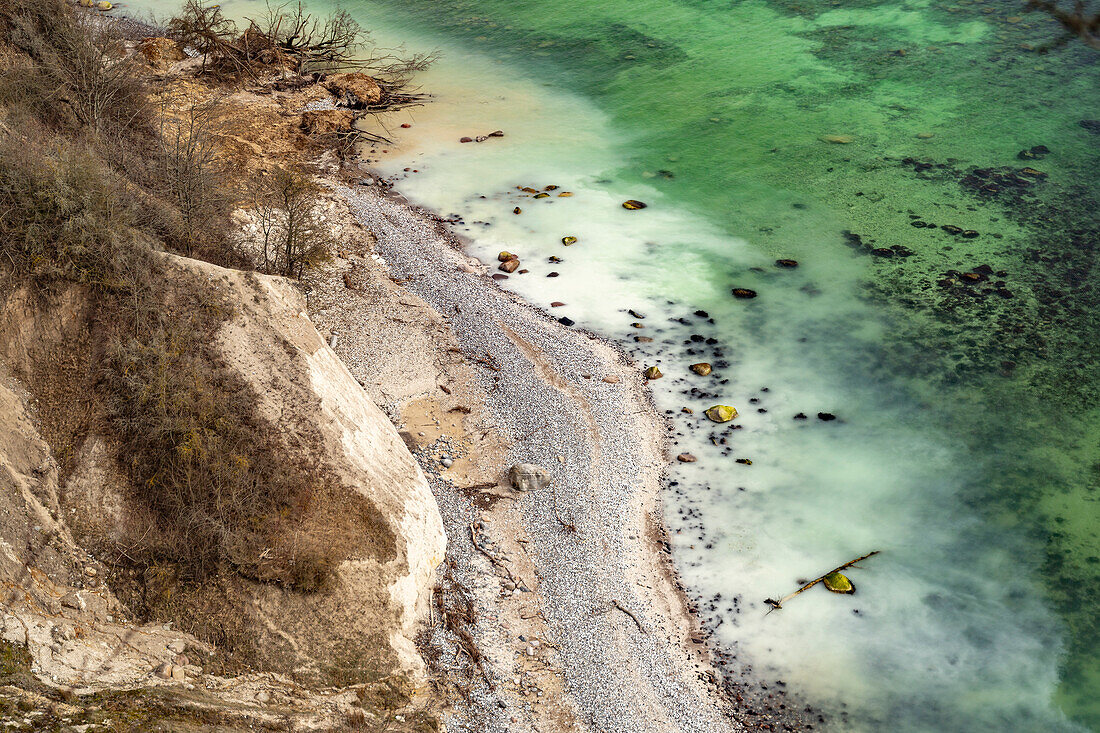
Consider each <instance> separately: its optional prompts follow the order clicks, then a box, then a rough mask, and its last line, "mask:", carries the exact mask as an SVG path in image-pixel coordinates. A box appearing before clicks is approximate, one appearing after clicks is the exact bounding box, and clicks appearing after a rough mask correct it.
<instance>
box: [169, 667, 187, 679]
mask: <svg viewBox="0 0 1100 733" xmlns="http://www.w3.org/2000/svg"><path fill="white" fill-rule="evenodd" d="M172 679H173V680H175V681H176V682H183V681H184V680H186V679H187V670H186V669H184V668H183V667H179V666H176V665H174V664H173V665H172Z"/></svg>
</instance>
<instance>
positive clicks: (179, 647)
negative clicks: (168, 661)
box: [168, 639, 187, 654]
mask: <svg viewBox="0 0 1100 733" xmlns="http://www.w3.org/2000/svg"><path fill="white" fill-rule="evenodd" d="M168 651H170V652H172V653H173V654H183V653H184V652H185V651H187V642H186V641H184V640H183V639H177V640H176V641H173V642H172V643H171V644H169V645H168Z"/></svg>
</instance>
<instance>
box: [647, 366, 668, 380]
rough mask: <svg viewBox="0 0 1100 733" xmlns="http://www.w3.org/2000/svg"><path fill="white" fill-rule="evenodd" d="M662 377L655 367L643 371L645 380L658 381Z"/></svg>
mask: <svg viewBox="0 0 1100 733" xmlns="http://www.w3.org/2000/svg"><path fill="white" fill-rule="evenodd" d="M663 376H665V375H664V374H661V370H660V369H658V368H657V367H655V366H651V367H647V368H646V370H645V378H646V379H660V378H661V377H663Z"/></svg>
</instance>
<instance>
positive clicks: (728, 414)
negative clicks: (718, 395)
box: [706, 405, 737, 422]
mask: <svg viewBox="0 0 1100 733" xmlns="http://www.w3.org/2000/svg"><path fill="white" fill-rule="evenodd" d="M706 416H707V417H708V418H710V420H711V422H729V421H730V420H732V419H733V418H735V417H737V408H734V407H730V406H729V405H715V406H714V407H711V408H708V409H707V411H706Z"/></svg>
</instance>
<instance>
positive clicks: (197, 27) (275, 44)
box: [168, 0, 436, 110]
mask: <svg viewBox="0 0 1100 733" xmlns="http://www.w3.org/2000/svg"><path fill="white" fill-rule="evenodd" d="M246 22H247V28H246V29H245V30H244V31H243V32H242V31H240V30H239V28H238V25H237V23H235V22H234V21H233V20H231V19H229V18H226V17H225V15H224V14H223V13H222V10H221V7H220V6H219V5H216V4H212V3H208V2H205V1H204V0H187V2H186V3H185V4H184V6H183V9H182V11H181V12H180V13H179V14H178V15H177V16H175V17H173V18H172V19H171V20H170V21H169V22H168V31H169V36H170V37H171V38H173V39H174V40H176V41H178V42H179V43H180V44H181V45H183V46H185V47H189V48H193V49H194V50H195V51H196V52H197V53H199V54H200V55H201V56H202V66H201V71H202V72H203V73H209V74H211V75H214V76H216V77H219V78H222V79H240V78H256V77H259V76H261V75H264V74H270V73H271V72H280V73H281V74H283V75H284V76H286V75H296V76H298V77H302V76H306V75H317V76H319V75H323V74H331V73H335V72H347V71H356V72H363V73H366V74H369V75H370V76H372V77H373V78H375V79H376V80H377V81H378V83H379V85H380V86H381V87H382V89H383V91H384V99H383V101H381V102H380V103H379V104H378V105H377V106H378V108H379V109H387V110H392V109H396V108H399V107H402V106H408V105H411V104H418V103H420V102H422V101H423V97H422V95H420V94H418V93H417V92H416V90H414V89H413V88H412V87H411V82H412V80H413V78H414V77H415V75H416V74H418V73H420V72H422V71H424V70H425V69H427V68H428V67H429V66H430V65H431V64H432V63H433V62H434V61H435V58H436V55H435V54H434V53H425V54H412V55H402V54H400V53H398V52H395V51H391V50H386V49H381V48H379V47H377V46H376V45H374V44H373V43H372V42H371V40H370V35H369V34H368V33H367V32H366V30H365V29H364V28H363V27H362V26H361V25H360V24H359V22H358V21H356V20H355V18H353V17H352V16H351V15H350V14H349V13H348V12H347V11H345V10H335V11H333V12H332V13H330V14H329V15H327V16H325V17H323V18H322V17H318V16H316V15H314V14H312V13H310V12H309V11H307V10H306V9H305V8H304V7H303V5H302V3H301V2H297V3H287V4H282V5H271V4H268V5H267V7H266V11H265V13H264V14H263V15H262V16H260V17H258V18H248V19H247V20H246ZM313 81H316V78H314V79H313Z"/></svg>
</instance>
